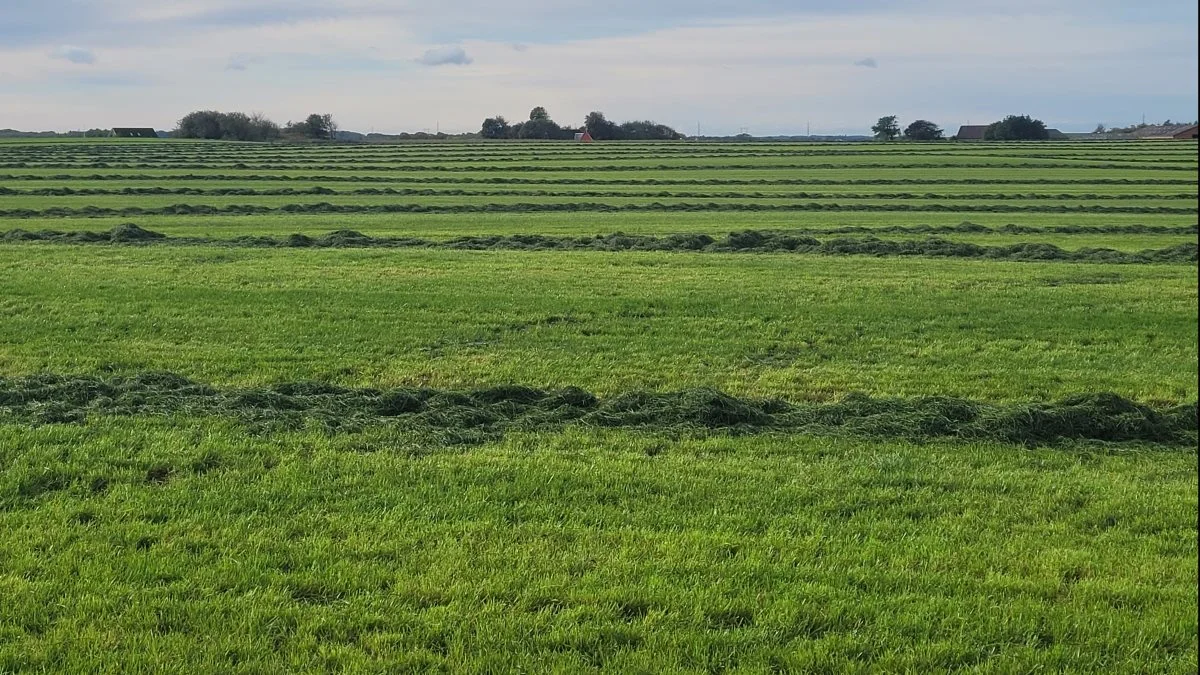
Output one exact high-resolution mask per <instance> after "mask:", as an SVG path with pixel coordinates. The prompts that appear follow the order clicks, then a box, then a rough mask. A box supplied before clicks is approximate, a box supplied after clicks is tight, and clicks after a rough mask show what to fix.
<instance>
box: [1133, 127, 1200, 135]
mask: <svg viewBox="0 0 1200 675" xmlns="http://www.w3.org/2000/svg"><path fill="white" fill-rule="evenodd" d="M1195 128H1196V125H1195V124H1167V125H1156V126H1151V127H1142V128H1141V129H1136V130H1134V132H1133V135H1134V136H1135V137H1137V138H1171V137H1174V136H1177V135H1179V134H1181V133H1183V132H1185V131H1187V130H1189V129H1195Z"/></svg>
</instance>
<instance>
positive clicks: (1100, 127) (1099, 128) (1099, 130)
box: [1092, 122, 1108, 134]
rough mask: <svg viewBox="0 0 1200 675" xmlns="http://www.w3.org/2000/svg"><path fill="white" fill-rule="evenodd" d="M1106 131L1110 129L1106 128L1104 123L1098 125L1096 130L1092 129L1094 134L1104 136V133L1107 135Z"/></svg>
mask: <svg viewBox="0 0 1200 675" xmlns="http://www.w3.org/2000/svg"><path fill="white" fill-rule="evenodd" d="M1106 131H1108V127H1106V126H1104V123H1103V122H1101V123H1100V124H1097V125H1096V128H1095V129H1092V133H1093V134H1102V133H1105V132H1106Z"/></svg>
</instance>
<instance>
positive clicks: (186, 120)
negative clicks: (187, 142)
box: [174, 110, 222, 140]
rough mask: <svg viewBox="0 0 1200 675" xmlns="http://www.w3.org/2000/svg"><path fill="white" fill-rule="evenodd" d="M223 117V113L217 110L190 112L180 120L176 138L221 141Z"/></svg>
mask: <svg viewBox="0 0 1200 675" xmlns="http://www.w3.org/2000/svg"><path fill="white" fill-rule="evenodd" d="M221 117H222V115H221V113H219V112H217V111H215V110H197V111H196V112H190V113H188V114H186V115H184V116H183V119H181V120H179V124H178V125H177V126H176V129H175V134H174V136H175V137H176V138H206V139H210V140H217V139H220V138H221Z"/></svg>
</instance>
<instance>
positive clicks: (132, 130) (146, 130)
mask: <svg viewBox="0 0 1200 675" xmlns="http://www.w3.org/2000/svg"><path fill="white" fill-rule="evenodd" d="M113 136H118V137H120V138H158V132H157V131H155V130H154V129H151V128H150V127H113Z"/></svg>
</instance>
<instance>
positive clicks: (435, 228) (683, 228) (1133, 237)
mask: <svg viewBox="0 0 1200 675" xmlns="http://www.w3.org/2000/svg"><path fill="white" fill-rule="evenodd" d="M967 218H968V216H966V215H965V214H953V213H950V214H919V213H832V214H827V213H803V212H802V213H770V212H766V213H721V212H718V213H705V212H688V213H671V214H662V213H606V212H593V213H586V212H584V213H571V214H560V213H480V214H470V215H462V214H436V213H435V214H420V213H415V214H414V213H397V214H336V215H331V214H319V213H318V214H295V213H287V214H282V213H272V214H269V215H239V216H219V215H218V216H209V217H205V218H197V217H195V216H141V217H138V218H137V219H136V220H135V221H134V222H135V223H136V224H138V225H140V226H142V227H145V228H146V229H151V230H155V231H158V232H163V233H164V234H168V235H172V236H204V237H215V238H224V239H228V238H232V237H236V236H244V235H276V236H279V235H287V234H292V233H300V234H305V235H310V236H315V235H319V234H324V233H326V232H330V231H333V230H344V229H352V230H357V231H360V232H363V233H364V234H368V235H371V236H393V237H405V236H407V237H423V238H428V239H434V240H438V239H449V238H452V237H458V236H476V235H509V234H530V233H539V234H547V235H560V236H562V235H576V236H586V235H592V234H596V233H601V232H628V233H631V234H656V235H668V234H682V233H706V234H710V235H723V234H726V233H728V232H730V231H733V230H738V229H761V230H788V231H797V232H807V233H809V234H814V235H830V234H834V235H869V234H873V233H874V234H879V235H887V236H894V235H930V234H933V235H939V236H952V237H953V238H954V239H956V240H962V241H973V242H975V243H988V242H991V241H994V240H995V241H1000V240H997V239H995V237H1001V238H1002V239H1004V238H1007V237H1010V236H1017V237H1019V241H1041V242H1047V243H1052V244H1055V245H1058V246H1062V247H1064V248H1075V247H1079V246H1109V247H1112V248H1119V249H1122V250H1133V249H1138V248H1156V247H1163V246H1171V245H1174V244H1176V243H1183V242H1187V241H1195V240H1196V238H1195V232H1196V218H1195V216H1170V215H1161V214H1136V215H1130V214H1112V215H1109V214H1106V215H1097V214H1071V215H1069V216H1064V215H1061V214H1040V213H1034V214H1020V215H1019V216H1014V215H1012V214H986V213H979V214H970V215H969V222H968V220H967ZM129 221H130V219H129V218H120V217H107V218H104V217H98V218H51V219H44V220H38V219H27V218H7V219H5V218H0V231H7V230H15V229H25V230H37V229H52V230H59V231H84V230H109V229H112V228H114V227H118V226H120V225H123V224H125V223H127V222H129ZM976 226H978V227H976ZM980 228H983V229H980ZM1016 241H1017V239H1006V240H1005V241H1000V243H1015V242H1016ZM1143 241H1145V242H1147V243H1146V244H1145V245H1143V244H1141V243H1136V244H1134V242H1143ZM1131 246H1132V248H1131Z"/></svg>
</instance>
